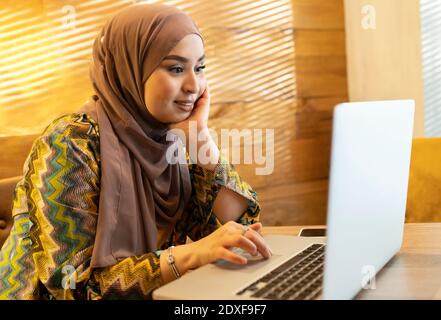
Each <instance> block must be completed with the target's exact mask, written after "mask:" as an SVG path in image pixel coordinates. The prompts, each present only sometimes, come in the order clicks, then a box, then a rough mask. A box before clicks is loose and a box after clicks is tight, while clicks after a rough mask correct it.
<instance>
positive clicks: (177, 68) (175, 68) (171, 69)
mask: <svg viewBox="0 0 441 320" xmlns="http://www.w3.org/2000/svg"><path fill="white" fill-rule="evenodd" d="M173 70H176V72H174V73H181V72H182V70H184V69H183V68H181V67H174V68H170V71H173ZM178 70H180V72H178Z"/></svg>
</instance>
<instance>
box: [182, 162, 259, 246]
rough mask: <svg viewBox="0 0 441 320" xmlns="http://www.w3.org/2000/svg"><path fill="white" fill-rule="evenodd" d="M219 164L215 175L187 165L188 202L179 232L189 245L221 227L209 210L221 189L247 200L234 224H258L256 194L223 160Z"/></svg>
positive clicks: (194, 165) (196, 166) (232, 167)
mask: <svg viewBox="0 0 441 320" xmlns="http://www.w3.org/2000/svg"><path fill="white" fill-rule="evenodd" d="M219 163H220V166H219V167H218V169H220V170H216V171H215V172H211V171H208V170H205V169H202V168H201V167H200V166H198V165H196V164H189V169H190V177H191V181H192V199H191V201H190V206H189V210H188V212H187V213H186V216H185V217H184V219H183V220H184V222H183V223H182V224H181V228H185V229H186V230H185V231H186V232H185V234H186V235H188V236H189V237H190V238H191V239H192V240H193V241H197V240H199V239H201V238H203V237H205V236H207V235H209V234H210V233H212V232H213V231H214V230H216V229H217V228H219V227H220V226H221V225H222V224H221V222H220V221H219V219H217V217H216V215H215V214H214V212H213V210H212V209H213V203H214V200H215V199H216V196H217V194H218V192H219V190H220V188H221V187H225V188H228V189H230V190H232V191H234V192H237V193H238V194H240V195H241V196H243V197H244V198H246V199H247V200H248V207H247V209H246V210H245V211H244V212H243V213H242V214H241V216H240V217H239V219H238V220H237V222H238V223H241V224H252V223H255V222H259V219H260V205H259V203H258V200H257V193H256V192H255V191H254V190H253V189H252V188H251V186H250V185H249V184H248V183H247V182H246V181H244V180H243V179H242V177H241V176H240V175H239V173H238V172H237V171H236V169H235V167H234V166H233V165H232V164H230V163H229V162H228V160H227V159H225V158H224V157H222V156H221V157H220V160H219ZM178 231H179V230H178ZM183 233H184V232H183ZM181 240H182V239H181Z"/></svg>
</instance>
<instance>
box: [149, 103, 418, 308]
mask: <svg viewBox="0 0 441 320" xmlns="http://www.w3.org/2000/svg"><path fill="white" fill-rule="evenodd" d="M414 108H415V107H414V101H413V100H393V101H374V102H356V103H343V104H339V105H337V106H336V108H335V110H334V120H333V121H334V122H333V133H332V153H331V170H330V185H329V198H328V212H327V231H326V237H297V236H284V235H268V236H265V240H266V241H267V243H268V244H269V245H270V247H271V249H272V251H273V256H272V257H271V258H270V259H263V258H262V257H261V256H257V257H252V256H250V255H249V254H247V253H246V252H243V251H241V250H239V249H236V248H233V250H235V251H237V252H239V253H241V254H243V255H245V256H246V257H247V258H249V260H248V263H247V265H245V266H238V265H234V264H232V263H229V262H226V261H223V260H220V261H218V262H216V263H212V264H209V265H205V266H203V267H201V268H198V269H196V270H194V271H191V272H189V273H187V274H185V275H184V276H183V277H181V278H180V279H178V280H175V281H173V282H170V283H168V284H167V285H164V286H163V287H161V288H158V289H157V290H155V291H154V293H153V298H154V299H201V300H204V299H213V300H218V299H229V300H234V299H241V300H245V299H287V300H292V299H352V298H354V297H355V296H356V295H357V293H358V292H359V291H360V290H362V289H363V288H366V286H367V287H369V285H370V283H371V280H372V278H373V277H374V276H375V274H376V273H377V272H378V271H379V270H380V269H381V268H382V267H383V266H384V265H385V264H386V263H387V262H388V261H389V260H390V259H391V258H392V257H393V256H394V255H395V254H396V253H397V251H398V250H399V249H400V247H401V243H402V237H403V226H404V217H405V210H406V198H407V185H408V176H409V166H410V155H411V146H412V134H413V119H414ZM323 156H326V155H323ZM263 212H264V210H263ZM293 214H296V213H295V212H293Z"/></svg>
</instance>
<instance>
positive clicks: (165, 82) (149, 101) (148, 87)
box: [144, 34, 206, 124]
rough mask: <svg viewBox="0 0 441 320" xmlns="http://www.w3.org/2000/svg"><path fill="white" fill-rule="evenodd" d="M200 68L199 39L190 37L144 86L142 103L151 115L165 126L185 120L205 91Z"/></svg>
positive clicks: (201, 58)
mask: <svg viewBox="0 0 441 320" xmlns="http://www.w3.org/2000/svg"><path fill="white" fill-rule="evenodd" d="M203 68H204V46H203V43H202V39H201V38H200V37H199V36H198V35H195V34H190V35H188V36H186V37H184V38H183V39H182V40H181V41H180V42H179V43H178V44H177V45H176V46H175V47H174V48H173V49H172V50H171V51H170V52H169V54H168V55H167V56H166V57H165V58H164V59H163V60H162V61H161V63H160V65H159V66H158V67H157V68H156V69H155V70H154V71H153V73H152V74H151V75H150V77H149V78H148V79H147V81H146V82H145V83H144V101H145V103H146V107H147V110H148V111H149V112H150V113H151V115H152V116H153V117H154V118H155V119H156V120H158V121H160V122H162V123H167V124H170V123H176V122H180V121H183V120H185V119H187V118H188V117H189V116H190V114H191V111H192V109H193V107H194V103H195V101H196V100H197V99H199V97H200V96H201V95H202V93H203V92H204V90H205V86H206V79H205V75H204V72H203ZM178 101H180V102H185V101H187V102H188V103H187V104H182V103H178Z"/></svg>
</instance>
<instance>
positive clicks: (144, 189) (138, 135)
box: [83, 4, 202, 267]
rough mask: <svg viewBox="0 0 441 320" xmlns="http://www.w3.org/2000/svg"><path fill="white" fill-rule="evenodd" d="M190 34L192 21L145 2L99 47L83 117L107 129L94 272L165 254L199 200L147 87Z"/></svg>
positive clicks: (115, 23) (120, 18) (119, 18)
mask: <svg viewBox="0 0 441 320" xmlns="http://www.w3.org/2000/svg"><path fill="white" fill-rule="evenodd" d="M189 34H197V35H199V36H200V37H201V39H202V36H201V34H200V32H199V31H198V28H197V26H196V25H195V24H194V22H193V21H192V19H191V18H190V17H189V16H188V15H186V14H185V13H183V12H182V11H179V10H178V9H176V8H174V7H171V6H167V5H163V4H139V5H134V6H131V7H128V8H126V9H124V10H122V11H121V12H120V13H118V14H117V15H116V16H115V17H113V18H112V19H111V20H110V21H109V22H108V23H107V24H106V25H105V27H104V28H103V30H102V31H101V33H100V34H99V36H98V38H97V39H96V40H95V42H94V45H93V61H92V64H91V68H90V77H91V80H92V83H93V87H94V90H95V93H96V95H95V96H93V97H92V99H91V100H90V101H89V102H88V103H87V104H86V105H85V106H84V108H83V111H85V112H86V113H87V114H89V115H90V116H92V118H94V119H95V120H96V121H97V122H98V124H99V131H100V154H101V192H100V200H99V214H98V226H97V232H96V238H95V246H94V249H93V253H92V261H91V266H92V267H106V266H110V265H113V264H115V263H116V262H117V259H119V258H126V257H129V256H133V255H141V254H144V253H147V252H151V251H154V250H157V232H158V229H159V228H161V229H166V230H167V231H168V232H169V233H170V232H171V230H172V229H173V226H174V224H175V223H176V221H177V220H178V219H179V218H180V217H181V215H182V212H183V211H184V210H185V208H186V205H187V203H188V201H189V198H190V194H191V184H190V176H189V171H188V167H187V165H182V164H179V163H177V164H170V163H168V162H167V160H166V150H167V148H168V147H169V146H170V143H172V142H167V141H166V139H165V136H166V133H167V125H166V124H163V123H161V122H159V121H157V120H156V119H154V118H153V116H152V115H151V114H150V113H149V112H148V110H147V108H146V105H145V101H144V83H145V81H146V80H147V79H148V78H149V76H150V75H151V73H152V72H153V71H154V69H155V68H156V67H157V66H158V65H159V64H160V62H161V61H162V59H163V58H164V57H165V56H166V55H167V54H168V53H169V52H170V51H171V50H172V49H173V47H175V46H176V45H177V43H178V42H179V41H180V40H181V39H182V38H184V37H185V36H186V35H189Z"/></svg>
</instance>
